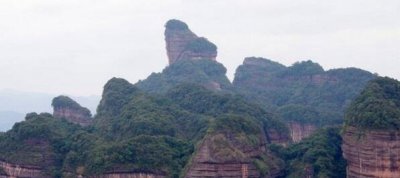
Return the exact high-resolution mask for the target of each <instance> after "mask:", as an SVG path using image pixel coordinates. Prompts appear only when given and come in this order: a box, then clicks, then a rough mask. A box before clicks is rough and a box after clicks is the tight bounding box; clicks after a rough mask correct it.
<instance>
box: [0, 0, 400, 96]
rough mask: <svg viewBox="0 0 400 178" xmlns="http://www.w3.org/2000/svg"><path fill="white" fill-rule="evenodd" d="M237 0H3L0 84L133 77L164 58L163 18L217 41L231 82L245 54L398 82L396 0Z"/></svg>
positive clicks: (37, 86)
mask: <svg viewBox="0 0 400 178" xmlns="http://www.w3.org/2000/svg"><path fill="white" fill-rule="evenodd" d="M243 2H244V1H240V0H219V1H211V0H205V1H201V2H200V1H195V0H188V1H184V0H166V1H162V2H159V1H156V0H146V1H144V0H141V1H134V2H131V1H128V0H122V1H118V2H115V1H111V0H102V1H94V0H88V1H78V0H72V1H68V2H63V1H58V0H56V1H53V0H41V1H35V2H31V1H17V2H14V1H12V0H5V1H1V2H0V15H1V16H0V20H1V21H2V22H4V23H3V24H1V25H0V32H2V35H0V41H1V42H0V77H1V78H2V79H3V82H2V84H0V90H3V89H14V90H19V91H27V92H40V93H50V94H68V95H77V96H88V95H100V94H101V92H102V88H103V85H104V84H105V83H106V82H107V80H109V79H110V78H112V77H121V78H125V79H127V80H128V81H130V82H131V83H136V82H137V81H138V80H143V79H145V78H146V77H147V76H149V75H150V74H151V73H152V72H161V71H162V69H163V68H165V67H166V66H167V65H168V58H167V55H166V50H165V41H164V36H163V33H164V24H165V22H166V21H167V20H169V19H180V20H182V21H184V22H186V23H187V24H188V25H189V28H190V29H191V30H192V31H193V32H194V33H196V34H197V35H199V36H204V37H206V38H208V39H209V40H210V41H211V42H213V43H215V44H216V45H217V46H218V57H217V61H218V62H220V63H222V64H223V65H224V66H225V67H226V68H227V69H228V73H227V75H228V77H229V78H230V80H232V79H233V74H234V72H235V70H236V67H238V66H239V65H240V64H241V63H242V62H243V59H244V58H245V57H250V56H256V57H264V58H267V59H271V60H274V61H277V62H279V63H282V64H284V65H286V66H288V65H291V64H293V63H294V62H296V61H300V60H309V59H310V60H312V61H314V62H317V63H319V64H320V65H321V66H322V67H324V69H325V70H329V69H332V68H342V67H357V68H361V69H364V70H368V71H370V72H372V73H378V74H379V75H381V76H389V77H392V78H396V79H400V74H399V73H398V71H397V70H396V68H395V66H396V65H398V64H400V54H399V53H400V52H399V50H398V49H400V22H398V20H397V19H398V17H400V2H397V1H395V0H392V1H385V2H384V3H383V2H380V1H373V0H366V1H361V0H358V1H356V0H353V1H350V2H349V1H342V0H341V1H335V3H333V2H332V3H326V2H324V3H318V2H317V1H311V0H306V1H302V2H301V3H300V2H290V1H286V0H285V1H268V2H264V1H258V0H255V1H249V2H248V1H246V3H243ZM227 3H229V7H227V6H226V4H227ZM221 12H223V13H221ZM238 12H240V13H238ZM232 19H234V20H232Z"/></svg>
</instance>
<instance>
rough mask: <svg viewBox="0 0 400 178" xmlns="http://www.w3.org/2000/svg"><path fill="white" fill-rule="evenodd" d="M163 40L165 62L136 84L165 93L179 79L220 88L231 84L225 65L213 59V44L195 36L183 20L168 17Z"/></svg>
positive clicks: (224, 88)
mask: <svg viewBox="0 0 400 178" xmlns="http://www.w3.org/2000/svg"><path fill="white" fill-rule="evenodd" d="M165 42H166V46H167V55H168V59H169V64H170V65H169V66H168V67H166V68H165V69H164V70H163V71H162V72H161V73H152V74H151V75H150V76H149V77H148V78H147V79H146V80H144V81H140V82H138V83H137V84H136V86H137V87H139V88H141V89H143V90H145V91H148V92H155V93H165V92H166V91H168V90H169V89H170V88H172V87H174V86H176V85H179V84H181V83H192V84H200V85H202V86H204V87H206V88H208V89H211V90H215V91H221V90H230V89H231V88H232V86H231V83H230V81H229V80H228V78H227V77H226V75H225V74H226V68H225V67H224V66H223V65H222V64H220V63H218V62H217V61H216V57H217V46H215V45H214V44H213V43H211V42H209V41H208V40H207V39H206V38H203V37H197V36H196V35H195V34H194V33H193V32H191V31H190V29H189V27H188V26H187V24H185V23H184V22H182V21H179V20H170V21H168V22H167V24H166V25H165Z"/></svg>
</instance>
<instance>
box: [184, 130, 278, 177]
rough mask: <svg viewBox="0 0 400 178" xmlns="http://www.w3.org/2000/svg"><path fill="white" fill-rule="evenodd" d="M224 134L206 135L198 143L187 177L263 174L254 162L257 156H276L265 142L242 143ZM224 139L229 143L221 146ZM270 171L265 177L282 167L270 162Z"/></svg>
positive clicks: (276, 174) (252, 175) (272, 158)
mask: <svg viewBox="0 0 400 178" xmlns="http://www.w3.org/2000/svg"><path fill="white" fill-rule="evenodd" d="M227 137H228V138H227ZM229 137H232V136H227V135H223V134H216V135H212V136H207V137H206V138H205V139H204V140H203V141H202V143H201V144H200V145H199V147H198V149H197V151H196V152H195V155H194V156H193V158H192V161H191V163H189V167H188V170H187V172H186V174H185V177H186V178H205V177H227V178H256V177H263V176H262V174H261V172H260V170H258V169H257V168H256V166H255V164H254V160H255V158H256V157H260V156H262V155H268V156H270V157H269V159H270V160H269V161H271V162H273V160H274V159H275V158H274V157H273V156H272V155H269V154H268V151H267V150H266V148H265V146H264V144H265V140H264V139H265V138H260V139H262V140H264V141H262V142H261V144H260V145H258V146H250V145H243V144H240V143H238V141H237V140H235V139H233V138H229ZM222 142H229V143H228V146H223V147H219V146H218V145H220V144H221V143H222ZM270 166H271V167H269V168H270V172H269V173H268V174H267V175H264V176H265V177H276V176H278V175H279V173H280V171H281V168H280V167H279V166H277V165H274V164H271V165H270Z"/></svg>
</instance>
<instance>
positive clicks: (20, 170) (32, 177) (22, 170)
mask: <svg viewBox="0 0 400 178" xmlns="http://www.w3.org/2000/svg"><path fill="white" fill-rule="evenodd" d="M0 168H2V169H3V170H4V172H5V173H6V175H0V178H16V177H26V178H28V177H29V178H47V177H49V176H45V175H43V174H42V169H41V168H40V167H37V166H29V165H18V164H11V163H7V162H3V161H0Z"/></svg>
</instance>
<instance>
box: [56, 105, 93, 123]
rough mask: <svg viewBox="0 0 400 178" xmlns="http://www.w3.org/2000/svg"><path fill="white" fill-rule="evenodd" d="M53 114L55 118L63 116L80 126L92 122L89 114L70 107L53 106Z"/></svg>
mask: <svg viewBox="0 0 400 178" xmlns="http://www.w3.org/2000/svg"><path fill="white" fill-rule="evenodd" d="M53 116H54V117H55V118H65V119H67V120H68V121H70V122H72V123H75V124H79V125H81V126H87V125H90V124H91V123H92V120H91V118H90V115H87V114H85V113H82V112H80V111H77V110H75V109H72V108H54V112H53Z"/></svg>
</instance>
